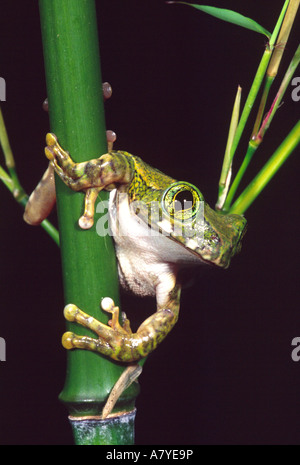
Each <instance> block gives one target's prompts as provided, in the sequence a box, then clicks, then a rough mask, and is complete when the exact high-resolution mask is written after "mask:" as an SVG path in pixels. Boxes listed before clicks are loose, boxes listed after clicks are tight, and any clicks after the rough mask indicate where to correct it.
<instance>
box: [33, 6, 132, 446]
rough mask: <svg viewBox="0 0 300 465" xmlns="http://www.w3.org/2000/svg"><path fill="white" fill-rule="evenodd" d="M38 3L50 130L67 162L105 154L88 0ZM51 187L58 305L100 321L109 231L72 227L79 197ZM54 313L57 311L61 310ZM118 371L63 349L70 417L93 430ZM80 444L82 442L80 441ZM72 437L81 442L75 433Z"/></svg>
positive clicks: (108, 274)
mask: <svg viewBox="0 0 300 465" xmlns="http://www.w3.org/2000/svg"><path fill="white" fill-rule="evenodd" d="M39 5H40V15H41V27H42V38H43V46H44V58H45V71H46V81H47V91H48V99H49V116H50V124H51V131H52V132H54V133H55V134H56V135H57V136H58V138H59V141H60V143H61V145H62V146H63V147H64V148H66V149H67V150H68V151H69V152H70V153H71V155H72V157H73V159H74V160H75V161H77V162H80V161H85V160H88V159H91V158H96V157H99V156H100V155H101V154H103V153H105V152H106V151H107V145H106V134H105V120H104V108H103V98H102V83H101V72H100V57H99V49H98V35H97V24H96V14H95V2H94V0H40V1H39ZM56 190H57V207H58V220H59V229H60V239H61V257H62V270H63V284H64V294H65V304H67V303H74V304H76V305H78V306H79V307H80V308H82V309H83V310H84V311H85V312H86V313H88V314H90V315H92V316H94V317H95V318H97V319H99V320H100V321H102V322H104V323H106V324H107V322H108V319H109V317H108V315H107V314H105V312H103V311H102V310H101V309H100V306H99V305H100V301H101V298H103V297H106V296H109V297H111V298H112V299H113V300H114V301H115V303H116V305H120V302H119V294H118V276H117V267H116V259H115V253H114V246H113V243H112V240H111V238H110V236H109V235H106V236H103V237H100V236H98V234H97V232H96V225H97V220H98V219H99V216H97V215H96V216H95V225H94V226H93V228H91V229H90V230H85V231H84V230H81V229H80V228H79V226H78V219H79V217H80V216H81V214H82V211H83V199H84V197H83V195H82V194H80V193H74V192H71V191H70V189H69V188H67V187H66V186H65V185H64V184H63V183H62V182H60V180H59V179H56ZM100 198H101V201H105V200H107V198H108V194H107V193H105V192H103V193H102V194H101V196H100ZM59 312H60V313H59V315H62V309H61V310H60V311H59ZM67 330H68V331H69V330H70V331H73V332H75V333H77V334H81V335H91V336H92V337H95V335H94V334H93V333H91V332H89V331H88V330H87V329H85V328H82V327H80V326H78V325H76V324H74V323H67ZM123 370H124V366H121V364H117V363H115V362H113V361H110V360H107V359H106V358H104V357H102V356H101V355H100V354H96V353H92V352H89V351H84V350H74V351H68V360H67V376H66V381H65V386H64V389H63V391H62V393H61V394H60V399H61V400H62V402H64V404H65V405H66V406H67V407H68V409H69V413H70V415H71V416H72V418H73V417H76V418H78V421H82V422H86V421H87V419H89V420H90V419H91V417H92V419H93V425H94V426H95V425H98V427H99V428H101V424H102V421H103V420H101V412H102V409H103V406H104V404H105V401H106V399H107V397H108V394H109V392H110V391H111V389H112V387H113V386H114V384H115V382H116V381H117V380H118V378H119V376H120V375H121V373H122V372H123ZM137 393H138V386H137V385H136V384H133V385H132V386H131V387H129V388H128V389H127V390H126V391H125V392H124V393H123V395H122V397H121V398H120V401H119V402H118V403H117V404H116V407H115V410H114V412H115V415H114V417H113V418H108V419H107V420H105V425H106V427H105V428H104V429H103V433H102V435H98V436H97V434H96V436H97V437H98V439H99V438H100V436H101V444H114V442H110V441H115V440H116V439H115V438H116V436H118V437H119V435H118V434H117V435H116V436H114V435H111V434H108V436H106V435H105V430H106V431H109V430H110V428H107V425H108V424H109V421H111V422H112V423H111V428H112V429H113V428H114V425H117V424H118V422H116V415H117V416H118V415H120V418H121V417H122V416H123V415H124V414H128V415H129V413H130V412H132V411H133V410H134V400H135V397H136V395H137ZM99 418H100V419H99ZM99 422H100V423H99ZM84 424H86V423H83V425H84ZM76 425H77V426H78V423H76ZM122 425H123V430H124V431H123V432H124V434H125V436H126V437H132V436H133V433H132V429H133V422H132V421H131V422H123V423H122ZM77 429H78V428H77ZM128 429H129V430H130V431H129V433H128ZM112 437H113V438H114V439H111V438H112ZM82 441H83V442H82V443H86V442H85V441H86V438H85V439H84V438H83V439H82ZM99 441H100V439H99ZM75 442H76V444H81V439H80V437H78V435H77V434H76V435H75Z"/></svg>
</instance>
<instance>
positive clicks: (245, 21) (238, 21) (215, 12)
mask: <svg viewBox="0 0 300 465" xmlns="http://www.w3.org/2000/svg"><path fill="white" fill-rule="evenodd" d="M167 3H169V4H170V3H181V4H182V5H188V6H191V7H193V8H196V9H197V10H200V11H202V12H204V13H207V14H209V15H211V16H214V17H215V18H218V19H221V20H223V21H226V22H229V23H232V24H235V25H237V26H241V27H243V28H245V29H250V30H251V31H254V32H258V33H260V34H263V35H265V36H267V37H268V39H269V38H270V37H271V33H270V32H269V31H267V29H265V28H264V27H263V26H261V25H260V24H258V23H257V22H256V21H254V20H253V19H251V18H248V17H247V16H243V15H241V14H240V13H237V12H236V11H233V10H228V9H225V8H217V7H213V6H208V5H197V4H195V3H186V2H176V1H175V2H174V1H169V2H167Z"/></svg>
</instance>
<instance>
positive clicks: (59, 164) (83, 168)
mask: <svg viewBox="0 0 300 465" xmlns="http://www.w3.org/2000/svg"><path fill="white" fill-rule="evenodd" d="M46 142H47V147H46V148H45V154H46V156H47V158H48V159H49V160H50V163H51V165H52V166H53V168H54V170H55V172H56V173H57V174H58V176H59V177H60V178H61V180H62V181H63V182H64V183H65V184H66V185H67V186H69V187H70V188H71V189H73V190H74V191H84V192H85V194H86V197H85V210H84V214H83V216H82V217H81V218H80V220H79V225H80V227H81V228H83V229H88V228H90V227H91V226H92V225H93V221H94V218H93V217H94V205H95V201H96V199H97V196H98V193H99V191H101V190H102V189H107V190H111V189H113V188H114V187H115V183H120V184H122V183H128V182H130V180H131V178H132V176H133V172H132V167H131V165H130V163H129V162H128V160H127V158H126V156H124V154H123V153H122V152H111V153H106V154H104V155H102V156H101V157H99V158H95V159H93V160H89V161H87V162H82V163H75V162H74V161H73V160H72V158H71V157H70V155H69V153H68V152H66V151H65V150H63V149H62V147H61V146H60V145H59V143H58V140H57V137H56V136H55V135H54V134H52V133H49V134H47V136H46Z"/></svg>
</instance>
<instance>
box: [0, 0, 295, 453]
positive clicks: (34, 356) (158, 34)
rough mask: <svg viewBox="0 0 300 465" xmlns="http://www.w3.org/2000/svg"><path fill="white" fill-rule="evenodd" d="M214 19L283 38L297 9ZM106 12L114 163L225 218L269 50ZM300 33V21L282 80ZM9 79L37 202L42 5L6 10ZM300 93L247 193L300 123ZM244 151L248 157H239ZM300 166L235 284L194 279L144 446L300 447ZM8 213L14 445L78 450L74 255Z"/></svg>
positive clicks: (177, 13) (155, 368) (136, 8)
mask: <svg viewBox="0 0 300 465" xmlns="http://www.w3.org/2000/svg"><path fill="white" fill-rule="evenodd" d="M209 3H210V4H211V5H214V6H220V7H225V8H231V9H235V10H237V11H239V12H240V13H242V14H244V15H246V16H250V17H251V18H253V19H256V20H257V21H258V22H260V23H261V24H262V25H263V26H264V27H265V28H267V29H269V30H272V28H273V26H274V24H275V21H276V19H277V17H278V15H279V12H280V9H281V6H282V5H283V1H279V0H276V1H275V0H273V1H267V0H263V1H260V2H257V1H249V2H239V1H237V0H232V1H230V0H226V1H221V0H220V1H210V2H209ZM96 4H97V8H98V16H99V39H100V50H101V62H102V75H103V80H108V81H109V82H110V83H111V84H112V87H113V91H114V93H113V98H112V99H111V100H110V101H109V102H107V103H106V117H107V127H108V128H109V129H114V130H115V131H116V132H117V135H118V141H117V144H116V146H115V147H116V148H118V149H123V150H127V151H129V152H131V153H134V154H136V155H139V156H141V157H142V158H143V159H144V160H145V161H147V162H149V163H150V164H152V165H153V166H155V167H157V168H159V169H161V170H162V171H163V172H166V173H167V174H169V175H171V176H173V177H175V178H177V179H183V180H186V181H190V182H192V183H194V184H196V185H197V186H198V187H199V188H200V189H201V191H202V192H203V193H204V195H205V198H206V201H208V203H210V205H211V206H213V205H214V202H215V201H216V193H217V183H218V178H219V174H220V168H221V162H222V158H223V153H224V148H225V143H226V136H227V130H228V125H229V118H230V112H231V109H232V104H233V100H234V97H235V92H236V88H237V85H238V84H240V85H241V86H242V88H243V97H244V98H245V95H247V91H248V90H249V86H250V83H251V79H252V78H253V76H254V74H255V71H256V69H257V66H258V63H259V60H260V58H261V56H262V53H263V50H264V46H265V42H266V39H265V38H264V36H260V35H258V34H255V33H253V32H251V31H247V30H243V29H241V28H239V27H236V26H232V25H229V24H227V23H223V22H221V21H218V20H216V19H213V18H211V17H209V16H207V15H204V14H202V13H199V12H197V11H196V10H194V9H192V8H188V7H184V6H175V5H166V4H165V2H164V1H153V0H152V1H146V0H102V1H96ZM298 33H299V18H298V21H297V23H296V24H295V27H294V33H293V37H292V40H291V41H290V43H289V45H288V47H287V51H286V54H285V57H284V62H283V65H282V67H281V69H280V71H281V74H282V73H283V70H284V65H285V67H286V66H287V64H288V63H289V60H290V59H291V57H292V54H293V53H294V51H295V49H296V45H297V37H296V36H297V35H298ZM298 38H299V37H298ZM298 75H299V72H298ZM0 76H1V77H3V78H5V80H6V84H7V95H6V102H4V103H2V109H3V113H4V117H5V121H6V125H7V129H8V132H9V136H10V139H11V144H12V148H13V151H14V154H15V158H16V161H17V166H18V173H19V176H20V178H21V180H22V183H23V185H24V187H25V189H26V190H27V191H28V192H30V191H31V190H32V189H33V188H34V187H35V185H36V183H37V181H38V180H39V178H40V176H41V175H42V172H43V170H44V169H45V167H46V160H45V159H44V157H43V147H44V138H45V134H46V132H47V131H48V129H49V126H48V117H47V114H46V113H44V112H43V111H42V109H41V104H42V101H43V100H44V98H45V96H46V88H45V77H44V69H43V54H42V44H41V34H40V26H39V12H38V3H37V2H32V1H28V0H24V1H22V2H21V1H19V2H9V1H2V3H1V28H0ZM279 82H280V80H278V82H276V84H274V88H273V89H272V95H273V96H274V95H275V91H276V89H277V87H278V83H279ZM291 91H292V87H290V88H289V90H288V92H287V94H286V96H285V101H284V105H283V106H282V107H281V108H280V110H279V112H278V115H277V117H276V120H275V121H274V126H273V127H271V129H270V132H269V133H268V135H267V138H266V140H265V143H264V146H263V147H262V148H261V149H260V151H259V152H258V154H257V156H256V158H255V160H254V162H253V163H252V165H251V169H249V172H248V174H247V177H246V180H245V182H247V181H249V180H250V179H251V178H252V177H253V175H254V174H255V173H256V172H257V170H258V169H259V167H260V166H262V164H263V162H264V161H265V160H266V159H267V157H268V156H270V155H271V154H272V153H273V151H274V150H275V148H276V147H277V146H278V144H279V143H280V142H281V140H282V139H283V138H284V137H285V136H286V134H287V133H288V131H289V130H290V129H291V127H292V126H293V125H294V124H295V122H296V121H297V120H298V119H299V109H300V103H299V102H293V101H292V98H291ZM243 101H244V100H243ZM245 147H246V141H245V142H244V144H242V145H241V147H240V151H239V156H240V157H241V156H242V154H243V153H244V150H245ZM297 152H298V154H299V149H298V151H297ZM298 166H299V162H298V160H297V153H296V152H295V153H294V154H293V155H292V157H291V158H290V159H289V160H288V162H287V163H286V164H285V166H284V167H283V168H282V169H281V170H280V172H279V173H278V174H277V176H276V177H275V178H274V180H273V181H272V182H271V184H270V185H269V186H268V187H267V188H266V189H265V191H264V192H263V194H262V195H261V196H260V198H259V199H258V200H257V201H256V202H255V204H254V205H253V206H252V207H251V208H250V209H249V210H248V212H247V215H246V216H247V219H248V223H249V226H248V232H247V235H246V237H245V239H244V242H243V249H242V253H241V254H240V255H239V256H237V257H236V258H235V259H234V260H233V262H232V265H231V267H230V269H229V270H227V271H219V270H215V269H212V270H207V269H205V270H195V276H196V279H197V280H196V284H195V285H194V286H193V287H191V288H189V289H186V290H185V291H184V292H183V296H182V299H181V314H180V318H179V322H178V323H177V325H176V327H175V328H174V330H173V331H172V333H171V334H170V335H169V336H168V338H167V340H166V341H165V342H164V343H163V344H162V345H161V346H160V347H159V348H158V349H157V350H156V351H155V352H154V353H153V354H152V355H151V357H149V359H148V361H147V363H146V365H145V369H144V372H143V374H142V375H141V378H140V384H141V394H140V395H139V397H138V399H137V409H138V413H137V418H136V443H137V444H152V445H164V444H169V445H176V444H177V445H178V444H182V445H192V444H194V445H195V444H208V445H210V444H254V445H255V444H298V443H299V437H300V420H299V418H300V416H299V414H300V405H299V398H300V363H296V362H294V361H293V360H292V358H291V352H292V346H291V341H292V339H293V338H294V337H296V336H300V324H299V321H300V317H299V304H298V300H299V299H298V290H297V289H298V285H299V284H298V273H297V269H298V258H299V239H298V238H299V215H298V208H299V206H298V199H299V172H298ZM0 207H1V210H0V212H1V213H0V215H1V216H0V225H1V242H0V259H1V267H0V273H1V274H0V303H1V310H0V336H1V337H3V338H5V340H6V348H7V361H6V362H2V363H1V364H0V444H72V443H73V441H72V435H71V430H70V427H69V424H68V420H67V411H66V409H65V407H64V406H63V405H61V403H60V402H59V401H58V399H57V396H58V394H59V392H60V391H61V389H62V387H63V384H64V377H65V374H64V373H65V364H66V357H65V350H64V349H63V348H62V347H61V344H60V338H61V334H62V333H63V331H64V320H63V316H62V308H63V305H64V303H63V290H62V284H61V273H60V256H59V250H58V248H57V246H56V245H55V244H54V243H52V241H51V240H50V239H49V238H48V236H47V235H46V234H45V233H44V231H43V230H41V229H40V228H31V227H29V226H27V225H26V224H25V223H24V222H23V220H22V211H21V209H20V208H19V207H18V206H17V204H16V203H15V201H14V200H13V199H12V197H11V195H10V194H9V192H8V191H7V190H6V189H5V187H4V186H3V185H2V184H1V185H0ZM52 220H53V221H54V222H55V221H56V219H55V215H54V216H53V218H52ZM122 302H123V308H124V309H126V313H127V315H128V316H129V318H130V319H131V320H134V316H136V322H141V321H142V320H143V318H144V317H146V316H148V315H149V314H150V313H151V312H153V309H154V301H153V300H152V299H149V300H148V299H145V302H144V301H140V300H138V299H136V298H134V297H131V296H125V295H124V296H123V299H122ZM141 303H142V305H141ZM141 307H143V311H140V308H141Z"/></svg>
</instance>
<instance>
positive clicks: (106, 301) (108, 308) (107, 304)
mask: <svg viewBox="0 0 300 465" xmlns="http://www.w3.org/2000/svg"><path fill="white" fill-rule="evenodd" d="M101 307H102V310H104V311H105V312H110V313H112V312H113V309H114V307H115V303H114V301H113V300H112V299H111V298H110V297H104V298H103V299H102V300H101Z"/></svg>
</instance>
